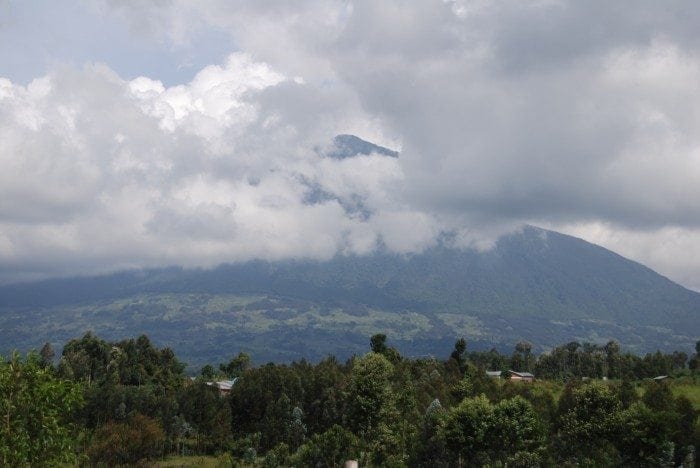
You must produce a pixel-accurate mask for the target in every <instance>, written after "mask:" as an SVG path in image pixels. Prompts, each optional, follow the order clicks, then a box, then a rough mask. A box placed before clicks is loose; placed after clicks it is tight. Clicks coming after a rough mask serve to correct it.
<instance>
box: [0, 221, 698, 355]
mask: <svg viewBox="0 0 700 468" xmlns="http://www.w3.org/2000/svg"><path fill="white" fill-rule="evenodd" d="M86 329H91V330H94V331H95V332H97V333H99V334H101V335H103V336H105V337H107V338H109V339H114V340H117V339H120V338H122V337H126V336H131V335H134V334H138V333H144V332H145V333H148V334H149V335H150V336H152V338H153V339H154V340H155V341H156V342H157V343H159V344H161V345H167V346H171V347H173V349H175V350H176V351H177V352H178V354H180V355H182V356H183V357H184V358H185V359H186V360H188V362H191V363H195V364H199V363H203V362H206V361H208V360H216V359H222V358H223V357H224V356H225V355H226V352H227V350H228V349H230V348H231V347H237V348H240V349H244V350H245V351H246V352H249V353H251V354H252V355H253V357H254V359H255V360H256V362H264V361H267V360H286V361H289V360H292V359H300V358H302V357H304V358H307V359H312V360H317V359H321V358H322V357H324V356H325V355H327V354H329V353H333V354H335V355H337V356H339V357H341V358H347V357H349V356H350V355H351V354H353V353H358V352H360V351H361V350H362V349H363V343H365V342H366V340H367V339H368V337H369V336H371V335H372V334H373V333H377V332H380V331H386V332H388V333H390V334H391V336H393V337H395V339H396V346H397V348H398V349H400V350H401V351H402V352H403V353H406V354H408V355H412V356H417V355H426V354H439V353H444V352H446V350H448V349H449V347H450V346H451V340H452V339H453V337H454V335H455V334H458V335H462V336H466V337H468V338H469V339H470V341H471V342H473V343H474V344H475V346H477V347H481V348H490V347H491V346H496V347H497V348H499V349H503V348H504V347H509V346H511V344H512V343H513V342H516V341H518V340H520V339H523V338H528V339H529V340H530V341H532V342H533V344H534V345H535V348H536V349H538V350H544V349H549V348H550V347H552V346H555V345H557V344H558V343H561V342H566V341H570V340H586V341H592V342H597V343H602V342H605V341H606V340H608V339H615V340H617V341H618V342H620V343H621V344H622V346H623V348H625V349H629V350H636V351H640V352H646V351H651V350H655V349H657V348H660V349H664V350H673V349H678V350H685V351H686V352H688V351H689V350H691V349H692V346H693V343H694V342H695V340H696V339H697V337H698V336H700V294H698V293H695V292H693V291H689V290H687V289H685V288H683V287H681V286H679V285H677V284H675V283H673V282H671V281H670V280H668V279H667V278H664V277H662V276H660V275H658V274H656V273H655V272H653V271H652V270H650V269H648V268H646V267H644V266H642V265H640V264H638V263H635V262H632V261H629V260H626V259H624V258H622V257H620V256H619V255H616V254H614V253H613V252H610V251H608V250H606V249H603V248H601V247H598V246H595V245H592V244H589V243H587V242H584V241H582V240H580V239H576V238H573V237H569V236H565V235H562V234H558V233H555V232H551V231H545V230H542V229H538V228H534V227H529V228H525V229H524V230H523V231H522V232H519V233H515V234H512V235H510V236H506V237H504V238H502V239H501V240H500V241H499V242H498V243H497V245H496V246H495V247H494V248H493V249H492V250H489V251H486V252H478V251H476V250H470V249H456V248H453V247H449V240H447V239H446V240H444V241H443V243H442V244H441V245H440V246H436V247H433V248H431V249H428V250H426V251H425V252H423V253H421V254H414V255H397V254H392V253H389V252H386V251H380V252H377V253H375V254H373V255H369V256H361V257H360V256H343V255H339V256H337V257H335V258H333V259H332V260H329V261H323V262H321V261H318V262H316V261H287V262H263V261H256V262H249V263H244V264H235V265H222V266H219V267H217V268H213V269H209V270H187V269H181V268H169V269H161V270H147V271H133V272H123V273H117V274H111V275H106V276H96V277H84V278H70V279H55V280H48V281H43V282H36V283H26V284H17V285H7V286H4V287H1V288H0V342H1V343H3V346H4V351H7V350H9V349H11V348H19V349H25V350H26V349H29V348H30V347H38V346H40V345H41V343H43V342H44V341H52V342H53V343H54V345H55V346H57V347H60V345H61V343H62V342H63V341H65V340H67V339H69V338H70V337H72V336H75V335H76V334H80V333H82V332H83V331H84V330H86ZM339 343H342V345H340V344H339ZM0 351H3V350H0Z"/></svg>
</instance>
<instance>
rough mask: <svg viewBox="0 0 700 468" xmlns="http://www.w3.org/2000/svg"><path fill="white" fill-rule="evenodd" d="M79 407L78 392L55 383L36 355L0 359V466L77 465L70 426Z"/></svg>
mask: <svg viewBox="0 0 700 468" xmlns="http://www.w3.org/2000/svg"><path fill="white" fill-rule="evenodd" d="M81 403H82V395H81V392H80V387H79V386H78V385H77V384H75V383H72V382H67V381H65V380H61V379H58V378H56V377H55V376H54V375H53V372H51V371H50V370H49V369H46V368H44V367H42V366H41V364H40V359H39V357H38V356H37V355H36V354H29V355H28V356H27V358H26V360H22V359H21V357H20V355H19V354H18V353H14V354H13V355H12V357H11V358H10V360H9V361H7V362H6V361H5V360H4V359H2V358H0V420H1V421H2V422H1V423H0V462H1V463H0V465H2V466H25V465H27V466H30V465H31V466H39V465H54V464H59V463H61V462H70V461H73V459H74V458H75V457H74V453H73V437H72V426H71V424H70V423H69V421H70V418H71V413H72V412H73V411H74V410H75V409H76V408H78V407H79V406H80V405H81Z"/></svg>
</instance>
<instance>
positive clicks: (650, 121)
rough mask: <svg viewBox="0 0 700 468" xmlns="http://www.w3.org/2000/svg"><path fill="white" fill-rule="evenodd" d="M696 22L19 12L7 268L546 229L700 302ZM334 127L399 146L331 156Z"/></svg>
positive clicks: (116, 265) (361, 250) (642, 14)
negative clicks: (385, 152) (606, 252)
mask: <svg viewBox="0 0 700 468" xmlns="http://www.w3.org/2000/svg"><path fill="white" fill-rule="evenodd" d="M698 24H700V3H698V2H693V1H669V2H658V1H655V0H654V1H652V0H647V1H644V0H639V1H617V2H609V1H596V0H591V1H586V2H578V1H577V2H574V1H558V0H531V1H528V0H523V1H519V2H505V1H482V0H475V1H461V0H454V1H448V0H435V1H433V0H424V1H420V2H406V1H398V0H397V1H394V0H382V1H335V0H328V1H323V0H307V1H304V2H297V1H283V0H270V1H266V2H260V1H255V0H252V1H229V0H210V1H200V2H191V1H187V0H150V1H149V0H95V1H79V0H76V1H72V2H70V1H68V2H52V1H39V0H26V1H15V0H0V142H2V144H0V282H13V281H21V280H28V279H34V278H42V277H52V276H63V275H74V274H93V273H102V272H109V271H115V270H120V269H127V268H140V267H158V266H166V265H182V266H186V267H195V266H196V267H208V266H214V265H216V264H219V263H221V262H236V261H245V260H250V259H253V258H260V259H268V260H277V259H289V258H313V259H321V260H322V259H328V258H331V257H332V256H334V255H337V254H341V255H354V254H357V255H364V254H370V253H372V252H373V251H375V250H376V249H377V248H379V247H383V248H384V247H385V248H388V249H390V250H392V251H395V252H399V253H406V254H410V253H413V252H420V251H421V250H423V249H425V248H427V247H429V246H431V245H434V244H435V243H436V242H438V240H439V239H444V238H445V236H443V234H444V233H450V234H451V235H450V236H449V238H450V239H453V240H452V242H454V244H455V246H458V247H463V248H477V249H482V250H483V249H489V248H491V247H492V246H493V245H494V243H495V242H496V240H497V239H498V237H499V236H501V235H503V234H506V233H510V232H513V231H517V230H518V229H520V228H521V227H522V226H523V225H525V224H531V225H536V226H540V227H543V228H547V229H553V230H556V231H560V232H564V233H567V234H571V235H574V236H577V237H581V238H583V239H585V240H587V241H590V242H593V243H596V244H599V245H602V246H604V247H607V248H609V249H611V250H613V251H615V252H617V253H619V254H621V255H623V256H625V257H628V258H631V259H633V260H636V261H638V262H641V263H643V264H645V265H647V266H649V267H651V268H653V269H655V270H656V271H658V272H660V273H661V274H663V275H666V276H668V277H669V278H671V279H673V280H674V281H677V282H679V283H681V284H683V285H684V286H686V287H689V288H692V289H696V290H700V29H698V28H697V25H698ZM337 134H354V135H357V136H359V137H361V138H363V139H365V140H368V141H372V142H374V143H377V144H380V145H383V146H386V147H389V148H393V149H397V150H399V151H400V153H401V154H400V157H399V158H398V159H396V158H391V157H388V156H382V155H376V154H375V155H369V156H357V157H353V158H348V159H343V160H339V159H333V158H328V157H324V153H327V152H328V151H330V148H331V144H332V143H331V142H332V138H333V136H335V135H337ZM315 193H316V194H317V193H323V194H324V196H323V197H314V196H313V194H315Z"/></svg>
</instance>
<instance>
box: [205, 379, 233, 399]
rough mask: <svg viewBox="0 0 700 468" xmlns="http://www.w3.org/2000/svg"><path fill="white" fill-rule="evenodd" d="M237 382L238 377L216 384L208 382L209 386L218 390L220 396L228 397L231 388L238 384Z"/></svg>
mask: <svg viewBox="0 0 700 468" xmlns="http://www.w3.org/2000/svg"><path fill="white" fill-rule="evenodd" d="M236 380H238V377H236V378H235V379H233V380H219V381H216V382H207V385H210V386H212V387H216V388H218V389H219V395H221V396H226V395H228V394H229V393H231V388H232V387H233V385H234V384H235V383H236Z"/></svg>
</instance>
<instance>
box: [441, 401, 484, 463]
mask: <svg viewBox="0 0 700 468" xmlns="http://www.w3.org/2000/svg"><path fill="white" fill-rule="evenodd" d="M492 423H493V406H492V405H491V403H489V401H488V400H487V399H486V397H485V396H483V395H482V396H478V397H475V398H466V399H464V400H463V401H462V402H461V403H460V404H459V405H457V406H455V407H453V408H452V409H451V410H450V411H449V413H448V414H447V417H446V418H445V423H444V425H443V428H442V437H443V438H444V440H445V444H446V445H447V448H448V449H449V450H450V451H451V452H452V453H454V454H455V455H456V456H457V458H458V460H459V462H458V463H459V465H460V466H461V464H462V463H461V462H462V461H465V462H466V464H467V465H468V466H471V465H478V466H481V465H485V464H488V463H489V462H490V458H489V447H490V445H489V444H490V441H489V437H490V435H491V434H490V432H491V428H492Z"/></svg>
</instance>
